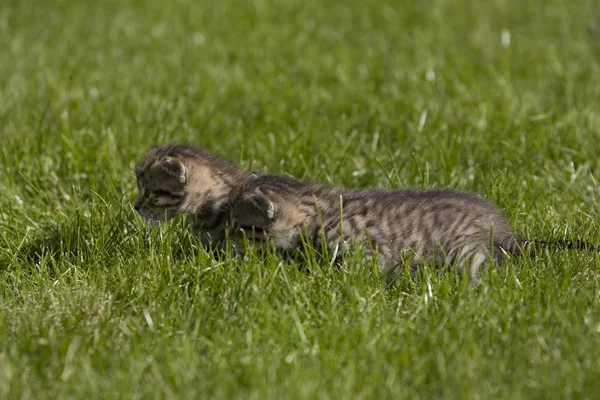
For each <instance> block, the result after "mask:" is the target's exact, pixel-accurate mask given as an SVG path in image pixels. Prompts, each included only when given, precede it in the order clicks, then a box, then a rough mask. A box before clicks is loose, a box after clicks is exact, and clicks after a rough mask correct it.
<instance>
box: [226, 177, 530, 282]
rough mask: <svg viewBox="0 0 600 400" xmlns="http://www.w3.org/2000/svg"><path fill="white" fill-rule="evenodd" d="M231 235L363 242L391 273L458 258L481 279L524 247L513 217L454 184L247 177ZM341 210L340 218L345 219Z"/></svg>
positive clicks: (335, 244) (235, 204)
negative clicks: (346, 185)
mask: <svg viewBox="0 0 600 400" xmlns="http://www.w3.org/2000/svg"><path fill="white" fill-rule="evenodd" d="M231 205H232V212H233V218H234V221H235V222H236V223H237V225H239V226H240V227H241V228H240V229H239V230H238V231H237V232H234V233H233V234H232V237H233V238H234V239H237V240H240V237H241V234H242V233H243V234H244V235H250V234H251V233H252V232H254V239H261V238H262V237H268V238H269V239H270V240H271V241H272V242H273V244H274V246H275V247H276V248H278V249H281V250H287V251H290V250H292V251H293V250H298V249H301V248H302V246H303V241H308V242H309V244H311V245H312V246H314V247H315V248H316V249H317V250H319V249H322V244H323V243H324V244H325V246H326V247H327V249H328V251H329V252H330V254H333V255H334V256H336V255H337V256H343V254H344V252H345V251H346V250H347V248H348V245H349V244H350V243H352V242H356V241H361V242H362V243H363V244H364V246H365V250H366V251H367V252H368V253H370V254H371V255H375V254H376V255H377V257H378V260H379V264H380V266H381V268H382V270H383V271H384V272H385V273H387V274H388V276H390V277H392V276H393V275H394V274H395V273H397V272H398V267H399V266H400V265H402V261H404V260H409V261H408V262H409V266H410V267H411V270H414V269H415V268H416V267H417V266H418V265H419V264H421V263H424V262H432V263H438V264H439V263H444V264H446V265H448V264H455V265H456V266H457V267H458V268H459V269H466V270H467V271H468V272H469V274H470V275H471V277H472V278H473V279H477V274H478V272H479V270H480V268H481V267H482V266H483V265H484V263H485V262H486V260H487V259H489V258H491V257H493V258H494V259H495V260H496V261H497V262H498V264H501V263H502V261H503V258H504V256H505V251H506V252H511V253H516V252H518V249H519V246H518V241H517V240H516V239H515V238H514V235H513V232H512V229H511V227H510V225H509V223H508V220H507V219H506V218H505V217H504V216H503V215H502V213H500V211H499V210H498V209H497V208H496V207H495V206H494V205H492V204H491V203H490V202H488V201H486V200H483V199H482V198H480V197H478V196H477V195H475V194H471V193H465V192H459V191H453V190H425V191H423V190H377V189H366V190H344V189H340V188H335V187H330V186H327V185H320V184H312V183H306V182H301V181H298V180H294V179H291V178H287V177H283V176H273V175H262V176H254V177H250V178H248V179H247V180H246V181H245V182H244V183H243V184H241V185H239V186H238V187H236V189H235V190H234V191H233V192H232V200H231ZM340 216H341V218H340Z"/></svg>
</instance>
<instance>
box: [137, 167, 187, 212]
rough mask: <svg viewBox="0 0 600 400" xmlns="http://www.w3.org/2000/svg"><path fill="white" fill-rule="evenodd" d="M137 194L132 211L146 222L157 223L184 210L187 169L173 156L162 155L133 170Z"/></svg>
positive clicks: (185, 204) (185, 206)
mask: <svg viewBox="0 0 600 400" xmlns="http://www.w3.org/2000/svg"><path fill="white" fill-rule="evenodd" d="M136 176H137V186H138V196H137V198H136V200H135V204H134V208H135V210H136V211H137V212H138V213H139V214H140V215H141V216H142V217H143V218H144V219H146V220H147V221H149V222H160V221H164V220H167V219H171V218H174V217H175V216H177V215H178V214H181V213H184V212H186V208H187V207H188V203H187V201H186V197H187V196H186V183H187V169H186V168H185V166H184V164H183V163H182V162H181V161H179V160H177V159H174V158H171V157H165V158H164V159H162V160H157V161H156V162H155V163H153V164H152V165H150V166H148V167H146V168H144V169H143V170H142V169H139V168H138V170H136Z"/></svg>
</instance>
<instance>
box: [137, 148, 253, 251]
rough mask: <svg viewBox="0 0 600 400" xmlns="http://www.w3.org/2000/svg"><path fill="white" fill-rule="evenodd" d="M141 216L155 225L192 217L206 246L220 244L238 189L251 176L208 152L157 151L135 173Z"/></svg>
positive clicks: (169, 149) (138, 208)
mask: <svg viewBox="0 0 600 400" xmlns="http://www.w3.org/2000/svg"><path fill="white" fill-rule="evenodd" d="M135 174H136V177H137V186H138V196H137V199H136V200H135V204H134V208H135V210H136V211H137V212H138V213H139V214H140V215H141V216H142V217H143V218H145V219H146V220H147V221H149V222H159V221H163V220H167V219H171V218H174V217H175V216H177V215H179V214H187V215H188V216H189V217H190V222H191V224H192V229H193V230H194V231H195V232H199V233H200V234H201V239H202V242H203V243H204V244H209V243H212V244H213V245H218V244H220V243H221V242H222V241H223V240H224V239H225V226H226V225H227V222H228V221H229V211H228V206H227V201H228V198H229V194H230V191H231V189H232V187H234V186H235V185H236V184H238V183H240V182H242V181H244V179H246V177H247V175H246V174H245V173H244V172H242V171H241V170H239V169H238V168H236V167H234V166H232V165H230V164H228V163H227V162H225V161H223V160H221V159H219V158H218V157H216V156H214V155H212V154H210V153H208V152H207V151H205V150H202V149H199V148H196V147H193V146H190V145H184V144H167V145H162V146H158V147H154V148H152V149H151V150H150V152H148V154H146V156H145V157H144V159H143V161H142V162H141V163H140V164H139V165H138V166H137V168H136V170H135Z"/></svg>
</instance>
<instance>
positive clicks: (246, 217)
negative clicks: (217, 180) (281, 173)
mask: <svg viewBox="0 0 600 400" xmlns="http://www.w3.org/2000/svg"><path fill="white" fill-rule="evenodd" d="M261 179H266V180H268V179H269V177H268V176H263V177H261ZM261 179H256V178H254V182H252V180H253V179H252V178H251V179H250V180H249V182H250V183H247V184H245V185H240V186H239V187H238V188H236V190H235V192H233V193H232V199H231V201H230V204H231V217H232V222H233V223H232V229H233V232H232V233H231V234H230V238H231V239H232V240H233V241H234V242H235V243H237V244H239V242H241V241H243V240H244V238H247V239H250V240H251V241H253V242H265V241H267V240H270V241H272V243H273V244H274V245H275V247H276V248H278V249H283V250H293V249H295V247H297V246H298V244H299V243H298V242H299V240H300V229H299V228H300V227H302V226H303V225H304V224H305V222H306V220H307V215H306V214H305V213H303V212H301V211H300V210H299V208H298V207H297V205H296V204H295V202H294V200H293V199H290V198H288V196H286V195H285V194H283V193H279V192H277V191H276V190H273V189H272V188H268V187H266V186H265V187H261V184H260V180H261Z"/></svg>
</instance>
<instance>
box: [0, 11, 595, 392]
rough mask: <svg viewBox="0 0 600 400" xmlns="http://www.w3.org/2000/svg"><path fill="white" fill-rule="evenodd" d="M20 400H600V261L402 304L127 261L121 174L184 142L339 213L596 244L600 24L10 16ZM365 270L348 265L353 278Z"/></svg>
mask: <svg viewBox="0 0 600 400" xmlns="http://www.w3.org/2000/svg"><path fill="white" fill-rule="evenodd" d="M0 54H1V55H2V57H1V58H2V59H1V61H0V141H1V146H0V235H1V236H0V279H1V281H2V282H3V283H2V285H0V326H1V327H2V329H1V330H0V395H1V396H2V397H4V398H36V399H38V398H45V397H48V398H51V397H57V396H58V397H60V398H69V397H73V398H81V397H89V396H92V397H110V398H165V397H166V398H197V397H227V398H230V397H244V398H263V397H278V398H279V397H290V398H296V397H297V398H309V397H310V398H314V397H319V398H330V397H336V398H337V397H341V398H363V397H394V398H398V397H401V398H402V397H406V398H420V397H424V398H432V397H435V398H437V397H460V398H465V397H467V398H489V397H499V398H506V397H511V398H530V397H569V398H570V397H590V398H592V397H596V396H597V394H598V393H599V392H600V389H599V385H598V384H597V382H596V378H597V376H598V373H599V372H600V363H599V361H598V360H600V354H599V351H600V350H598V349H600V337H599V334H598V332H599V331H600V313H599V311H598V300H599V288H600V285H599V283H598V267H599V261H598V259H597V257H596V255H595V254H593V253H589V252H588V253H586V252H574V251H562V252H558V253H554V252H541V253H539V254H537V255H536V257H533V258H525V259H521V260H515V262H514V263H513V264H511V265H509V268H508V272H506V273H502V274H491V276H490V277H489V279H487V280H486V282H485V283H484V284H483V285H481V286H480V287H476V288H475V287H472V286H470V285H468V284H466V283H465V282H464V280H463V279H461V278H459V277H454V276H448V275H442V276H439V277H438V276H436V275H435V274H426V276H425V277H423V279H419V280H416V281H414V280H411V279H409V278H408V277H403V278H402V279H401V280H400V282H399V283H398V285H397V286H395V287H393V288H386V287H385V285H384V284H383V283H382V282H381V280H380V279H379V277H377V276H376V274H373V273H372V272H371V271H365V270H364V269H363V267H361V266H360V263H358V262H357V263H355V264H356V265H354V264H352V263H351V265H349V266H347V270H346V271H332V270H329V269H328V268H327V266H313V267H314V268H312V269H311V274H309V275H306V274H303V273H300V272H298V271H297V267H296V266H294V265H289V264H287V263H285V262H283V261H282V260H281V259H280V258H279V257H277V256H276V255H272V254H271V255H268V256H267V258H266V259H264V258H263V257H260V255H258V254H251V255H250V256H249V257H248V258H247V259H246V260H234V259H232V258H226V259H224V260H220V261H219V260H213V259H212V258H210V257H209V256H208V255H207V254H206V253H204V252H203V251H202V250H201V249H199V248H198V243H197V241H196V240H195V238H193V237H190V236H189V235H188V234H187V233H186V232H183V231H182V230H181V229H180V226H179V225H177V223H174V224H172V225H170V226H165V227H162V228H161V229H160V230H158V231H156V232H152V234H151V235H150V236H147V235H144V234H141V233H139V231H138V228H139V227H140V224H139V221H138V220H137V219H136V217H135V214H134V212H133V211H132V209H131V202H132V201H133V199H134V197H135V190H136V189H135V179H134V175H133V166H134V165H135V163H136V162H137V161H138V160H139V159H140V157H141V156H142V155H143V154H144V153H145V152H146V151H147V150H148V149H149V148H150V147H151V146H152V145H156V144H160V143H164V142H169V141H180V142H189V143H192V144H195V145H198V146H202V147H205V148H207V149H209V150H210V151H212V152H214V153H215V154H217V155H220V156H222V157H225V158H227V159H229V160H231V161H232V162H235V163H237V164H240V165H242V166H243V167H244V168H245V169H249V170H259V171H263V172H273V173H289V174H292V175H294V176H296V177H298V178H303V179H310V180H314V181H318V182H327V183H332V184H336V185H343V186H346V187H409V186H416V187H423V188H430V187H456V188H461V189H467V190H474V191H478V192H480V193H482V194H483V195H484V196H486V197H488V198H489V199H491V200H493V201H494V202H496V203H497V204H498V205H499V206H500V208H501V209H502V210H503V211H504V212H505V213H506V214H507V215H508V216H509V218H510V219H511V221H512V222H513V223H514V225H515V227H516V228H517V229H518V231H519V232H521V233H522V234H524V235H525V236H526V237H529V238H532V239H537V238H551V239H552V238H563V237H565V238H570V239H582V240H587V241H590V242H593V243H599V242H600V234H599V232H598V230H599V224H598V211H599V204H598V201H597V199H598V194H599V193H600V189H599V186H598V183H597V180H598V179H599V177H600V165H599V162H598V154H600V144H599V138H600V113H599V112H598V109H599V108H598V107H599V106H598V100H599V99H600V64H599V60H600V8H598V7H597V4H595V2H594V1H591V0H589V1H576V2H572V1H571V2H570V1H566V0H550V1H543V2H542V1H539V0H537V1H534V0H525V1H515V0H502V1H501V0H495V1H489V2H486V3H476V2H468V1H464V0H434V1H397V2H389V1H376V0H366V1H354V0H350V1H337V0H327V1H312V0H308V1H296V0H288V1H268V0H264V1H260V0H256V1H247V2H236V1H229V0H226V1H220V2H206V1H197V2H191V1H185V0H178V1H173V2H168V3H165V2H160V1H156V0H137V1H113V0H100V1H96V2H93V3H90V2H85V1H76V0H63V1H53V2H49V1H41V2H40V1H32V0H22V1H17V0H6V1H4V2H3V3H2V5H0ZM358 258H360V255H359V254H357V260H358Z"/></svg>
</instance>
